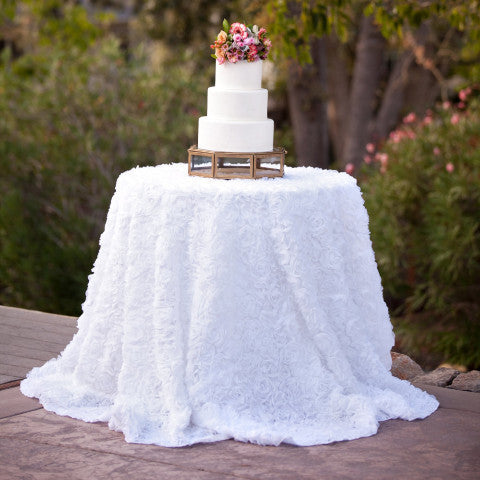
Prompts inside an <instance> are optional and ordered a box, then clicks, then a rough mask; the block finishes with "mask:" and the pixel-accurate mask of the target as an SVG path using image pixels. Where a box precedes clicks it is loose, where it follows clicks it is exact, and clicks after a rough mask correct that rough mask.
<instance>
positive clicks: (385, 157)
mask: <svg viewBox="0 0 480 480" xmlns="http://www.w3.org/2000/svg"><path fill="white" fill-rule="evenodd" d="M375 160H377V161H379V162H380V163H381V164H382V165H386V164H387V163H388V154H386V153H377V154H376V155H375Z"/></svg>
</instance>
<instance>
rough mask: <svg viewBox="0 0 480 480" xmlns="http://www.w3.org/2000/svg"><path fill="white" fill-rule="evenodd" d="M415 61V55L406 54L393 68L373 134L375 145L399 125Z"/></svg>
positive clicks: (372, 138)
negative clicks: (411, 69)
mask: <svg viewBox="0 0 480 480" xmlns="http://www.w3.org/2000/svg"><path fill="white" fill-rule="evenodd" d="M413 61H414V55H413V53H412V52H404V53H403V54H402V55H401V56H400V58H399V59H398V60H397V62H396V63H395V66H394V67H393V70H392V73H391V74H390V77H389V79H388V83H387V88H386V89H385V93H384V94H383V99H382V104H381V106H380V110H379V112H378V115H377V119H376V122H375V126H374V128H373V130H372V134H371V140H372V141H373V142H375V143H378V142H379V141H380V140H383V139H384V138H385V137H386V136H387V135H388V134H389V133H390V132H391V131H392V130H393V129H394V128H395V126H396V125H397V123H398V120H399V117H400V114H401V111H402V108H403V105H404V102H405V86H406V85H407V82H408V78H409V73H410V68H411V65H412V63H413Z"/></svg>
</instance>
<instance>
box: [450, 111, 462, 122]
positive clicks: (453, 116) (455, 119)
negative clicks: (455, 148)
mask: <svg viewBox="0 0 480 480" xmlns="http://www.w3.org/2000/svg"><path fill="white" fill-rule="evenodd" d="M459 120H460V115H459V114H458V113H454V114H453V115H452V116H451V117H450V123H451V124H452V125H456V124H457V123H458V121H459Z"/></svg>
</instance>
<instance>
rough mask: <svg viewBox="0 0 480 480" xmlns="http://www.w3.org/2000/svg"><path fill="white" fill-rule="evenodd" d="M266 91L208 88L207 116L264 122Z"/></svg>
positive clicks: (265, 116) (263, 89) (261, 89)
mask: <svg viewBox="0 0 480 480" xmlns="http://www.w3.org/2000/svg"><path fill="white" fill-rule="evenodd" d="M267 103H268V90H267V89H265V88H259V89H258V90H226V89H223V88H219V87H210V88H209V89H208V93H207V116H208V117H212V118H213V117H216V118H223V119H228V120H266V118H267Z"/></svg>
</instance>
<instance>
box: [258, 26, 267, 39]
mask: <svg viewBox="0 0 480 480" xmlns="http://www.w3.org/2000/svg"><path fill="white" fill-rule="evenodd" d="M266 33H267V31H266V30H265V29H264V28H263V27H262V28H261V29H260V30H259V31H258V38H261V37H262V36H263V35H265V34H266Z"/></svg>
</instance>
